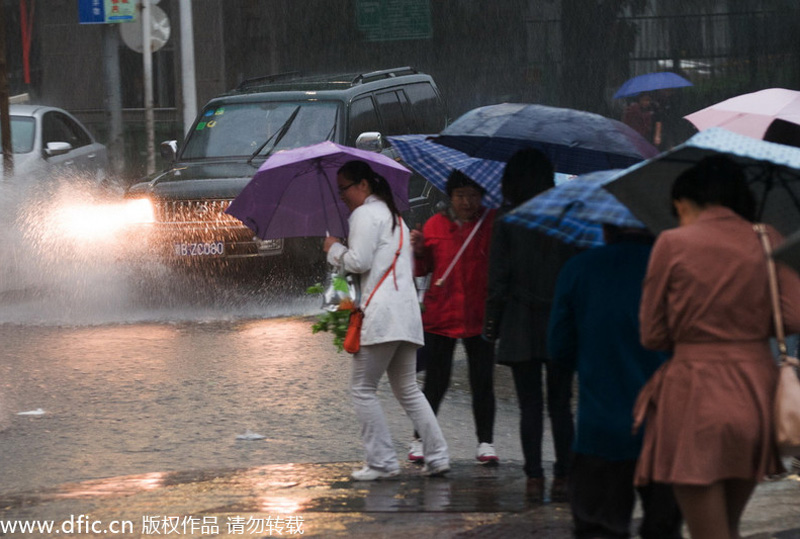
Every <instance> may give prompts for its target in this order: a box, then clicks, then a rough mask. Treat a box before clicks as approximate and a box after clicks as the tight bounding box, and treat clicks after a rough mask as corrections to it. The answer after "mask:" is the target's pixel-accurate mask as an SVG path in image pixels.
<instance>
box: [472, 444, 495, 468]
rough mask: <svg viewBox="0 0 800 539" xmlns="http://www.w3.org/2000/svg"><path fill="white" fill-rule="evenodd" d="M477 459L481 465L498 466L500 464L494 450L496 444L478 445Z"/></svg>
mask: <svg viewBox="0 0 800 539" xmlns="http://www.w3.org/2000/svg"><path fill="white" fill-rule="evenodd" d="M475 458H476V459H478V462H480V463H481V464H498V463H499V462H500V459H499V458H497V453H496V452H495V450H494V444H487V443H485V442H483V443H479V444H478V451H477V454H476V456H475Z"/></svg>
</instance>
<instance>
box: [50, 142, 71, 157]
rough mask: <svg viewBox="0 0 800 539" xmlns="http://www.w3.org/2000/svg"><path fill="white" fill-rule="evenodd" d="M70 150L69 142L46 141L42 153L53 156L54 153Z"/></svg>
mask: <svg viewBox="0 0 800 539" xmlns="http://www.w3.org/2000/svg"><path fill="white" fill-rule="evenodd" d="M70 151H72V144H70V143H69V142H48V143H47V146H45V148H44V155H45V156H46V157H54V156H56V155H64V154H65V153H68V152H70Z"/></svg>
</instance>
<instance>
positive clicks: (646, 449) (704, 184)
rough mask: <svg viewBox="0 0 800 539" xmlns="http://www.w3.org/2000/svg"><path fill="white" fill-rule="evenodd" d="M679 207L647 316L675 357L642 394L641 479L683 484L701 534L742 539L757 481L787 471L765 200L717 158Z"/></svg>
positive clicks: (798, 319) (649, 287)
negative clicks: (763, 225) (763, 239)
mask: <svg viewBox="0 0 800 539" xmlns="http://www.w3.org/2000/svg"><path fill="white" fill-rule="evenodd" d="M672 203H673V206H674V208H675V211H676V213H677V216H678V218H679V221H680V226H679V227H678V228H676V229H672V230H667V231H665V232H663V233H661V234H660V235H659V237H658V239H657V241H656V244H655V246H654V248H653V252H652V255H651V257H650V261H649V265H648V270H647V276H646V278H645V282H644V290H643V295H642V304H641V309H640V313H639V318H640V323H641V332H642V335H641V338H642V344H644V345H645V346H646V347H647V348H651V349H658V350H670V351H672V353H673V356H672V358H671V359H670V360H669V361H668V362H667V363H665V364H664V366H663V367H662V368H661V369H660V370H659V371H657V372H656V374H655V375H654V376H653V377H652V378H651V380H650V381H649V382H648V384H647V385H646V386H645V388H644V389H643V390H642V392H641V394H640V395H639V399H638V402H637V406H636V410H635V415H636V417H637V423H640V422H641V421H642V419H644V418H645V416H646V421H647V422H646V427H645V434H644V445H643V448H642V454H641V457H640V459H639V462H638V466H637V470H636V479H635V482H636V484H637V485H644V484H647V483H650V482H661V483H671V484H672V485H673V488H674V491H675V496H676V498H677V500H678V504H679V505H680V507H681V511H682V512H683V514H684V517H685V519H686V523H687V525H688V526H689V531H690V533H691V535H692V537H693V538H695V539H698V538H702V539H709V538H710V539H716V538H720V539H732V538H738V537H739V533H738V528H739V521H740V518H741V516H742V513H743V511H744V508H745V506H746V504H747V501H748V500H749V498H750V496H751V495H752V493H753V490H754V489H755V487H756V484H757V482H758V481H760V480H761V479H763V478H764V477H765V476H767V475H769V474H774V473H778V472H779V471H781V470H782V466H781V462H780V458H779V455H778V453H777V451H776V449H775V446H774V443H773V427H772V413H771V412H772V402H773V398H774V393H775V384H776V381H777V375H778V369H777V366H776V363H775V361H774V359H773V357H772V353H771V351H770V347H769V342H768V339H769V337H770V336H771V335H774V328H773V324H772V311H771V305H770V296H769V281H768V277H767V266H766V261H765V255H764V251H763V249H762V246H761V244H760V242H759V239H758V236H757V235H756V233H755V231H754V230H753V225H752V221H753V219H754V217H755V201H754V199H753V195H752V193H751V192H750V190H749V189H748V187H747V184H746V182H745V178H744V175H743V173H742V170H741V168H740V167H739V166H738V165H736V164H734V163H733V162H732V161H730V160H728V159H727V158H724V157H710V158H706V159H704V160H703V161H701V162H700V163H699V164H698V165H696V166H695V167H693V168H692V169H690V170H688V171H686V172H684V173H683V174H682V175H681V176H679V177H678V179H677V180H676V181H675V184H674V185H673V188H672ZM768 228H769V236H770V239H771V240H772V243H773V245H777V244H778V243H779V242H780V241H782V238H781V236H780V234H779V233H778V232H777V231H775V230H774V229H772V228H771V227H768ZM778 278H779V282H780V290H781V304H782V308H783V313H784V320H785V324H786V327H787V334H789V333H795V332H797V331H800V277H799V276H798V275H797V274H796V273H795V272H793V271H792V270H790V269H789V268H787V267H785V266H781V265H779V268H778Z"/></svg>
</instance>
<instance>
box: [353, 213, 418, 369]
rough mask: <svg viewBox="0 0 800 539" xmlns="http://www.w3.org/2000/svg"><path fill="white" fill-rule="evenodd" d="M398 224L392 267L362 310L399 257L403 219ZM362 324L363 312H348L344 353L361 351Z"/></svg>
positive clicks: (365, 306) (365, 305) (357, 310)
mask: <svg viewBox="0 0 800 539" xmlns="http://www.w3.org/2000/svg"><path fill="white" fill-rule="evenodd" d="M399 222H400V245H398V246H397V251H395V253H394V260H392V265H391V266H389V269H387V270H386V273H384V274H383V277H381V280H380V281H378V284H376V285H375V288H373V289H372V293H371V294H370V295H369V297H368V298H367V301H366V303H364V309H366V308H367V305H369V302H370V301H371V300H372V296H374V295H375V291H376V290H378V287H380V286H381V284H382V283H383V281H384V280H385V279H386V277H388V276H389V274H390V273H391V272H392V270H393V269H394V266H395V264H397V257H399V256H400V251H401V249H402V248H403V219H402V218H401V219H399ZM363 322H364V311H363V310H362V309H361V308H358V309H353V310H352V311H350V321H349V323H348V324H347V333H346V334H345V336H344V343H343V347H344V350H345V352H348V353H350V354H355V353H356V352H358V351H359V350H361V324H362V323H363Z"/></svg>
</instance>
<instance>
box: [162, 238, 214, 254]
mask: <svg viewBox="0 0 800 539" xmlns="http://www.w3.org/2000/svg"><path fill="white" fill-rule="evenodd" d="M172 247H173V249H174V250H175V256H224V255H225V243H223V242H221V241H211V242H199V243H188V242H187V243H173V244H172Z"/></svg>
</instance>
